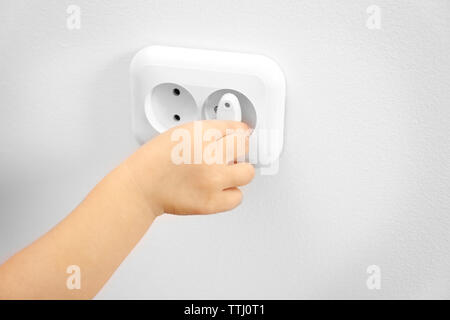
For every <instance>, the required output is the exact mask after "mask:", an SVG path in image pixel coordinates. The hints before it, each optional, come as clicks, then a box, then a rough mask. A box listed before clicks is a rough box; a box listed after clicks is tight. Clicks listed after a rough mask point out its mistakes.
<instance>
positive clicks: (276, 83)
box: [130, 46, 286, 165]
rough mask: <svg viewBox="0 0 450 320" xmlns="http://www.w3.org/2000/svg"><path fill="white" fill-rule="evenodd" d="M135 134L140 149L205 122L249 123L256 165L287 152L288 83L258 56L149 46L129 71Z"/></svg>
mask: <svg viewBox="0 0 450 320" xmlns="http://www.w3.org/2000/svg"><path fill="white" fill-rule="evenodd" d="M130 74H131V90H132V98H133V132H134V134H135V136H136V138H137V139H138V141H139V142H140V143H144V142H146V141H147V140H149V139H151V138H152V137H153V136H155V135H157V134H158V133H161V132H163V131H166V130H168V129H170V128H171V127H174V126H177V125H180V124H182V123H186V122H190V121H194V120H202V119H229V120H236V121H243V122H246V123H247V124H248V125H249V126H250V127H251V128H253V134H252V136H251V139H250V147H251V149H254V150H255V151H256V154H257V160H256V164H263V165H267V164H270V163H272V162H274V161H275V160H276V159H278V157H279V155H280V153H281V150H282V147H283V131H284V112H285V91H286V85H285V78H284V74H283V72H282V71H281V69H280V68H279V66H278V65H277V64H276V63H275V62H274V61H273V60H271V59H269V58H267V57H264V56H261V55H254V54H244V53H235V52H224V51H213V50H200V49H188V48H178V47H165V46H150V47H147V48H144V49H142V50H140V51H139V52H138V53H137V54H136V55H135V56H134V58H133V60H132V62H131V66H130Z"/></svg>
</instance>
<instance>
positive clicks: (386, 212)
mask: <svg viewBox="0 0 450 320" xmlns="http://www.w3.org/2000/svg"><path fill="white" fill-rule="evenodd" d="M69 4H76V5H79V6H80V7H81V10H82V20H81V29H80V30H74V31H69V30H68V29H67V28H66V18H67V13H66V8H67V6H68V5H69ZM371 4H376V5H378V6H380V8H381V9H382V29H381V30H369V29H367V28H366V26H365V23H366V19H367V17H368V14H367V13H366V8H367V7H368V6H369V5H371ZM0 25H1V27H0V108H1V109H0V146H1V148H0V200H1V201H0V259H1V260H5V259H6V258H7V257H8V256H9V255H11V254H12V253H13V252H15V251H16V250H18V249H20V248H21V247H23V246H24V245H26V244H28V243H29V242H30V241H32V240H33V239H35V238H36V237H38V236H39V235H41V234H42V233H44V232H45V231H46V230H48V229H49V228H50V227H51V226H53V225H54V224H55V223H56V222H58V221H59V220H60V219H62V218H63V217H64V216H65V215H66V214H67V213H68V212H70V211H71V209H73V208H74V207H75V206H76V205H77V204H78V203H79V202H80V201H81V200H82V198H83V197H84V195H86V193H87V192H88V191H89V190H90V188H92V187H93V186H94V185H95V184H96V183H97V182H98V181H99V180H100V179H101V177H102V176H104V175H105V174H106V173H107V172H108V171H109V170H111V169H112V168H113V167H114V166H115V165H117V164H118V163H120V161H122V160H123V159H124V158H126V157H127V155H129V154H130V153H131V152H132V151H133V150H135V149H136V148H137V147H138V145H137V143H136V142H135V140H134V138H133V136H132V133H131V124H130V121H131V114H130V112H131V104H130V93H129V81H128V65H129V62H130V60H131V57H132V56H133V54H134V53H135V52H137V51H138V50H139V49H140V48H142V47H144V46H147V45H151V44H168V45H176V46H187V47H195V48H212V49H224V50H231V51H241V52H251V53H260V54H265V55H267V56H269V57H271V58H273V59H274V60H276V61H277V62H278V63H279V64H280V66H281V67H282V69H283V70H284V72H285V74H286V78H287V105H286V126H285V128H286V131H285V147H284V152H283V155H282V158H281V164H280V172H279V174H278V175H276V176H262V177H261V176H260V177H257V178H256V179H255V181H254V182H253V183H252V184H251V185H250V186H248V187H247V188H245V199H244V203H243V204H242V205H241V207H239V208H238V209H236V210H234V211H233V212H230V213H225V214H219V215H214V216H207V217H205V216H202V217H174V216H165V217H162V218H161V219H159V220H158V221H156V223H155V224H154V225H153V226H152V228H151V229H150V231H149V232H148V233H147V235H146V236H145V237H144V239H143V240H142V241H141V242H140V244H139V245H138V246H137V248H136V249H135V250H134V251H133V252H132V253H131V255H130V256H129V257H128V259H127V260H126V261H125V262H124V263H123V264H122V266H121V267H120V268H119V270H118V271H117V272H116V274H115V275H114V276H113V278H112V279H111V280H110V281H109V283H108V284H107V285H106V287H105V288H104V289H103V291H102V292H101V293H100V294H99V296H98V297H99V298H255V299H257V298H450V233H449V230H450V161H449V157H450V135H449V134H450V104H449V102H450V90H449V85H450V63H449V62H450V61H449V53H450V2H448V1H445V0H442V1H420V0H417V1H395V2H394V1H381V0H370V1H333V0H329V1H317V0H314V1H312V0H311V1H300V0H290V1H287V0H283V1H279V0H277V1H276V0H271V1H270V0H245V1H244V0H226V1H225V0H222V1H219V0H189V1H187V0H177V1H175V0H161V1H156V0H153V1H137V0H135V1H130V0H128V1H125V0H124V1H87V0H72V1H46V2H44V1H40V2H38V1H25V0H22V1H18V0H9V1H7V0H6V1H5V0H1V1H0ZM372 264H376V265H378V266H380V267H381V270H382V288H381V290H379V291H377V290H368V289H367V287H366V279H367V277H368V275H367V274H366V268H367V266H369V265H372Z"/></svg>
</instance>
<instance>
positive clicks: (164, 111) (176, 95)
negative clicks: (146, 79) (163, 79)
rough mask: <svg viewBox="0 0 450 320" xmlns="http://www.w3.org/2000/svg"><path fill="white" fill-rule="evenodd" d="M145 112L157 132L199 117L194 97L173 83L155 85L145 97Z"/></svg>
mask: <svg viewBox="0 0 450 320" xmlns="http://www.w3.org/2000/svg"><path fill="white" fill-rule="evenodd" d="M145 112H146V115H147V119H148V121H149V122H150V124H151V125H152V126H153V128H155V130H156V131H158V132H164V131H166V130H168V129H170V128H172V127H174V126H177V125H180V124H183V123H187V122H191V121H194V120H198V119H199V111H198V108H197V104H196V103H195V100H194V97H192V95H191V94H190V93H189V91H187V90H186V89H185V88H184V87H182V86H181V85H178V84H175V83H162V84H160V85H157V86H156V87H155V88H154V89H153V90H152V92H151V93H150V94H149V95H147V97H146V99H145Z"/></svg>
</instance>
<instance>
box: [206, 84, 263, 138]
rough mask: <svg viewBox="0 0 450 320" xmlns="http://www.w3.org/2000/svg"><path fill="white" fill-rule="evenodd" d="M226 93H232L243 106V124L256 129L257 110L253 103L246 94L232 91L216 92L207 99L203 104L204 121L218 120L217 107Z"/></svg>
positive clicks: (222, 90)
mask: <svg viewBox="0 0 450 320" xmlns="http://www.w3.org/2000/svg"><path fill="white" fill-rule="evenodd" d="M226 93H232V94H234V95H235V96H236V97H237V98H238V100H239V104H240V105H241V111H242V122H245V123H246V124H247V125H248V126H249V127H250V128H252V129H254V128H255V127H256V110H255V107H254V106H253V103H252V102H251V101H250V100H249V99H248V98H247V97H246V96H245V95H244V94H242V93H240V92H239V91H236V90H232V89H221V90H217V91H214V92H213V93H211V94H210V95H209V96H208V98H206V100H205V103H204V104H203V112H202V117H203V119H206V120H210V119H216V110H217V105H218V103H219V101H220V99H221V98H222V97H223V95H224V94H226Z"/></svg>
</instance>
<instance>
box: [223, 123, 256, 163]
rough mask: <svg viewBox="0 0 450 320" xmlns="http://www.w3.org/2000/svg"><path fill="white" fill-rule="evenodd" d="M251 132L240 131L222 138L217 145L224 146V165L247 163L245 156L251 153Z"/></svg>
mask: <svg viewBox="0 0 450 320" xmlns="http://www.w3.org/2000/svg"><path fill="white" fill-rule="evenodd" d="M249 140H250V138H249V131H242V130H239V131H237V132H236V133H233V134H230V135H227V136H224V137H222V139H220V140H219V141H217V142H216V143H219V144H221V145H222V150H223V151H222V156H223V163H224V164H229V163H234V162H243V161H245V155H246V154H248V151H249Z"/></svg>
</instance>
